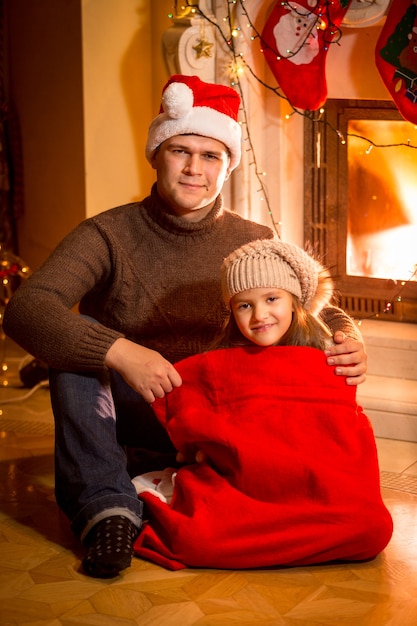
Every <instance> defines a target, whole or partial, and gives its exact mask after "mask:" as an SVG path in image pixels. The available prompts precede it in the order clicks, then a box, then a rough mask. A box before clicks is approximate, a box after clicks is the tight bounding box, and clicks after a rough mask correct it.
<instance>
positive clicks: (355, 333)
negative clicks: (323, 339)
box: [320, 306, 363, 343]
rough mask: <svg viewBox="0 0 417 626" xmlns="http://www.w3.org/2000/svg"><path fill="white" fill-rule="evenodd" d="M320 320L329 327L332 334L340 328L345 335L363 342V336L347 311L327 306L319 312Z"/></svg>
mask: <svg viewBox="0 0 417 626" xmlns="http://www.w3.org/2000/svg"><path fill="white" fill-rule="evenodd" d="M320 316H321V319H322V321H323V322H324V323H325V324H326V326H328V327H329V328H330V331H331V333H332V335H334V334H335V332H336V331H337V330H342V331H343V332H344V333H345V335H347V336H348V337H351V338H352V339H356V341H360V342H361V343H363V337H362V335H361V333H360V332H359V330H358V328H357V326H356V325H355V323H354V321H353V320H352V318H351V317H349V315H347V313H345V312H344V311H343V310H342V309H339V308H338V307H335V306H328V307H326V308H325V309H323V311H322V312H321V314H320Z"/></svg>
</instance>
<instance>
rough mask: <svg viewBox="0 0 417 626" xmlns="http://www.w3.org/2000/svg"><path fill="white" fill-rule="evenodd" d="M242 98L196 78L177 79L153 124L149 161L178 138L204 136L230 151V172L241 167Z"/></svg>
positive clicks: (172, 80)
mask: <svg viewBox="0 0 417 626" xmlns="http://www.w3.org/2000/svg"><path fill="white" fill-rule="evenodd" d="M239 106H240V97H239V95H238V94H237V93H236V91H235V90H234V89H232V88H231V87H227V86H225V85H217V84H214V83H204V82H203V81H202V80H200V79H199V78H198V77H197V76H183V75H175V76H172V77H171V78H170V80H169V81H168V83H167V84H166V86H165V87H164V90H163V93H162V102H161V110H160V113H159V115H157V116H156V118H155V119H154V120H153V121H152V122H151V124H150V126H149V131H148V140H147V143H146V151H145V153H146V158H147V159H148V161H149V162H151V160H152V157H153V154H154V152H155V150H156V149H157V148H158V146H160V145H161V143H163V142H164V141H166V140H167V139H169V138H170V137H174V136H176V135H187V134H188V135H201V136H203V137H210V138H211V139H217V141H221V142H222V143H223V144H224V145H225V146H226V147H227V148H228V149H229V151H230V156H231V159H230V169H231V170H233V169H234V168H235V167H237V166H238V165H239V162H240V157H241V140H242V131H241V127H240V124H239V122H238V112H239Z"/></svg>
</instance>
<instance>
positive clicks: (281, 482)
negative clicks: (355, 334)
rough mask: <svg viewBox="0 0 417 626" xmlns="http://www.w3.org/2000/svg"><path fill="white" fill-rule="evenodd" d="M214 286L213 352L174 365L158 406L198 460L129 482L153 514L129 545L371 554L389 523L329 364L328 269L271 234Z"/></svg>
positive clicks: (371, 456) (298, 559) (369, 436)
mask: <svg viewBox="0 0 417 626" xmlns="http://www.w3.org/2000/svg"><path fill="white" fill-rule="evenodd" d="M221 282H222V292H223V299H224V302H225V304H226V306H227V307H228V308H229V309H230V311H231V313H230V319H229V321H228V323H227V325H226V328H225V330H224V333H223V334H222V336H221V338H220V340H219V341H218V342H217V348H218V349H216V350H212V351H209V352H205V353H202V354H198V355H196V356H193V357H190V358H188V359H184V360H183V361H180V362H179V363H177V364H176V367H177V369H178V371H179V373H180V375H181V378H182V381H183V384H182V386H181V387H179V388H177V389H175V390H174V391H173V392H172V393H170V394H168V395H166V396H165V398H162V399H158V400H156V401H155V402H154V403H153V405H152V406H153V408H154V411H155V413H156V415H157V417H158V419H159V420H160V422H161V423H162V424H163V425H164V427H165V428H166V430H167V432H168V434H169V436H170V438H171V440H172V442H173V444H174V446H175V447H176V449H177V450H180V451H181V452H184V453H185V455H186V457H187V458H194V455H195V452H196V451H199V453H200V455H199V457H198V459H199V462H196V463H193V464H190V465H185V466H183V467H181V468H180V469H178V470H173V469H167V470H166V471H165V472H162V473H161V472H156V473H151V474H150V475H148V476H140V477H136V478H134V479H133V482H134V484H135V485H136V487H137V492H138V494H139V496H140V498H141V499H142V500H143V501H144V503H145V507H146V512H147V515H148V522H147V523H146V524H145V525H144V528H143V530H142V531H141V533H140V534H139V536H138V538H137V540H136V542H135V546H134V549H135V553H136V554H137V556H140V557H142V558H146V559H150V560H152V561H154V562H156V563H158V564H159V565H163V566H165V567H168V568H171V569H180V568H183V567H187V566H192V567H214V568H233V569H238V568H254V567H269V566H283V565H285V566H289V565H292V566H295V565H309V564H313V563H323V562H329V561H335V560H338V561H340V560H344V561H345V560H348V561H362V560H367V559H370V558H373V557H375V556H376V555H377V554H379V553H380V552H381V550H383V549H384V548H385V546H386V545H387V543H388V541H389V539H390V537H391V534H392V519H391V516H390V514H389V512H388V510H387V508H386V507H385V505H384V503H383V501H382V498H381V492H380V483H379V469H378V459H377V452H376V446H375V440H374V436H373V431H372V427H371V425H370V422H369V420H368V419H367V417H366V415H365V414H364V413H363V411H362V409H361V407H359V406H358V405H357V403H356V398H355V393H356V387H352V386H349V385H347V384H346V383H345V381H344V380H343V379H342V378H340V377H339V376H336V375H335V373H334V371H333V370H332V368H330V367H329V366H328V365H327V364H326V356H325V354H324V352H323V348H324V347H325V346H326V345H327V342H328V341H330V340H331V337H330V333H329V332H328V330H327V328H326V327H325V326H324V325H323V324H322V323H321V321H320V311H321V310H322V308H323V307H324V306H326V305H327V304H328V303H329V301H330V298H331V297H332V292H333V288H332V282H331V280H330V277H329V274H328V273H327V272H326V270H324V268H323V267H322V266H321V265H320V264H319V263H318V262H317V261H315V260H314V259H313V258H312V257H311V256H309V255H308V254H307V253H306V252H304V251H303V250H302V249H301V248H299V247H297V246H294V245H291V244H287V243H283V242H281V241H272V240H268V241H255V242H252V243H249V244H247V245H244V246H242V247H241V248H239V249H238V250H236V251H235V252H233V253H232V254H231V255H230V256H228V257H227V258H226V259H225V261H224V263H223V265H222V268H221ZM222 348H224V349H222ZM317 348H319V349H317Z"/></svg>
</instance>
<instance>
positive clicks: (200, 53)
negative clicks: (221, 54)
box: [193, 38, 214, 59]
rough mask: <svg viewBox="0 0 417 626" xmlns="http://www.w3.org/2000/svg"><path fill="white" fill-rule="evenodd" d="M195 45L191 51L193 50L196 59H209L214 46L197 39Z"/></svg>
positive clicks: (204, 40) (205, 40)
mask: <svg viewBox="0 0 417 626" xmlns="http://www.w3.org/2000/svg"><path fill="white" fill-rule="evenodd" d="M197 42H198V43H197V44H196V45H195V46H193V50H195V53H196V56H197V59H201V58H202V57H211V56H212V53H211V49H212V47H213V45H214V44H212V43H210V42H209V41H207V39H204V38H203V39H197Z"/></svg>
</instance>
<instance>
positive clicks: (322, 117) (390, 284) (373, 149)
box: [304, 100, 417, 322]
mask: <svg viewBox="0 0 417 626" xmlns="http://www.w3.org/2000/svg"><path fill="white" fill-rule="evenodd" d="M398 144H404V145H402V146H400V145H398ZM409 146H417V128H416V127H415V126H413V124H411V123H410V122H406V121H405V120H404V119H403V118H402V117H401V116H400V114H399V113H398V111H397V109H396V108H395V106H394V105H393V104H392V103H391V102H385V101H384V102H376V101H357V100H354V101H352V100H328V102H327V103H326V107H325V112H324V113H317V114H316V116H315V119H314V120H310V119H307V120H306V122H305V177H304V181H305V215H304V222H305V240H306V242H309V243H310V244H311V246H312V247H313V249H314V250H315V251H316V253H317V254H318V255H319V256H320V257H321V258H322V259H323V261H324V262H325V263H326V265H327V266H328V267H329V268H330V269H331V271H332V274H333V276H334V279H335V281H336V284H337V287H338V291H339V294H340V296H339V304H340V306H342V307H343V308H344V309H345V310H347V311H348V312H349V313H350V314H351V315H353V316H354V317H357V318H366V317H381V318H384V319H387V320H388V319H389V320H395V321H407V322H417V149H414V148H412V147H409Z"/></svg>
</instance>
